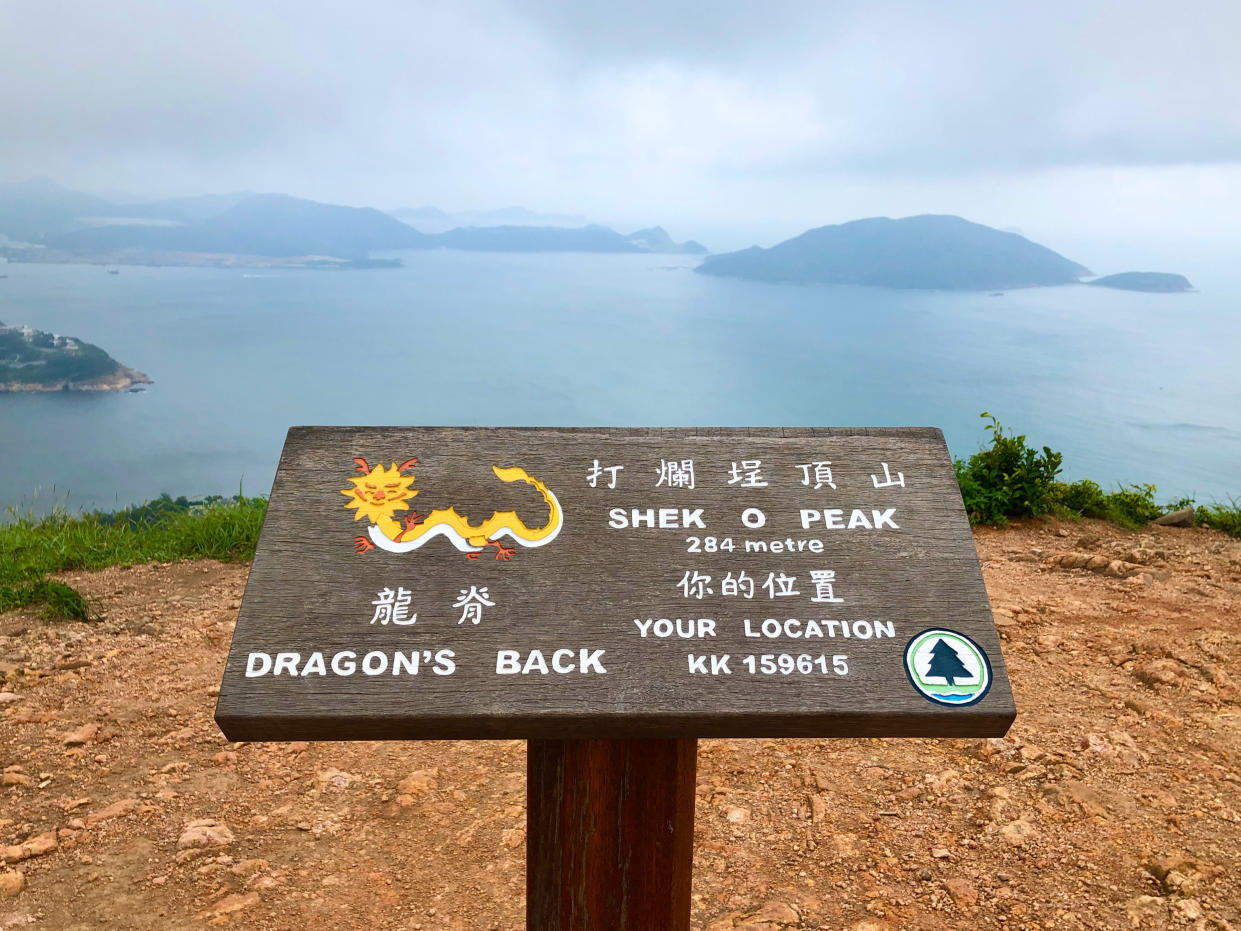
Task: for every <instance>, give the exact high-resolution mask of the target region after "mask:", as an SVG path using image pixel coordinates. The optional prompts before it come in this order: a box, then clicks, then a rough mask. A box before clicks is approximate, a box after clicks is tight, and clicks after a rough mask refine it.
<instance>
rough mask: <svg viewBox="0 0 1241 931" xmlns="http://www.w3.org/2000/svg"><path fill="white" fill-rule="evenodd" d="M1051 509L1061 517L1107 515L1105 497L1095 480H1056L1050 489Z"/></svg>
mask: <svg viewBox="0 0 1241 931" xmlns="http://www.w3.org/2000/svg"><path fill="white" fill-rule="evenodd" d="M1051 504H1052V508H1051V509H1052V510H1053V511H1054V512H1055V513H1057V514H1059V515H1061V516H1063V517H1107V497H1106V495H1104V494H1103V489H1102V488H1100V487H1099V486H1098V484H1097V483H1096V482H1092V481H1091V480H1090V479H1088V478H1084V479H1082V480H1081V481H1077V482H1056V483H1055V485H1054V486H1053V487H1052V490H1051Z"/></svg>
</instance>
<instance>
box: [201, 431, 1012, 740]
mask: <svg viewBox="0 0 1241 931" xmlns="http://www.w3.org/2000/svg"><path fill="white" fill-rule="evenodd" d="M355 456H360V457H364V458H365V459H366V460H367V462H368V463H370V464H372V465H373V464H375V463H376V462H379V461H381V460H382V462H383V463H384V464H385V465H386V464H388V463H393V462H395V463H400V462H403V461H404V460H406V459H409V458H411V457H417V458H418V459H419V462H418V463H417V465H416V466H414V467H413V472H414V473H415V476H416V480H415V483H414V487H415V488H416V489H418V490H419V495H418V496H417V497H416V498H415V499H414V500H413V505H414V507H415V508H416V509H417V510H418V511H420V512H422V513H426V512H428V511H431V510H435V509H440V508H447V507H450V506H451V507H454V508H456V510H457V511H458V512H459V513H461V514H464V515H468V516H469V517H470V518H471V519H473V520H475V521H478V520H479V519H481V518H485V517H488V516H490V515H491V513H492V511H495V510H500V511H503V510H514V511H516V512H517V514H518V515H519V517H520V518H521V519H522V520H523V521H524V522H526V524H528V525H531V526H535V525H538V524H539V523H540V522H542V521H544V520H545V519H546V515H547V506H546V504H545V503H544V502H543V501H542V499H541V497H540V495H539V494H538V493H537V492H536V491H535V490H534V489H533V488H531V487H530V486H529V485H526V484H525V483H521V482H518V483H513V484H504V483H502V482H500V481H499V480H498V479H497V478H496V476H495V475H494V474H493V473H492V471H491V466H492V465H499V466H505V467H507V466H521V467H523V468H525V469H526V470H527V471H528V472H529V473H530V474H531V475H532V476H535V477H537V478H538V479H540V480H542V481H544V482H545V483H546V484H547V486H548V487H549V488H550V489H551V490H552V491H553V492H554V493H555V494H556V496H557V498H558V499H559V501H560V503H561V506H562V508H563V511H564V514H565V520H564V526H563V529H562V530H561V532H560V534H559V536H558V537H557V538H556V539H555V540H554V541H553V542H552V543H550V544H548V545H546V546H543V547H538V548H526V547H523V546H520V545H518V546H516V547H515V549H516V553H515V555H514V557H513V558H512V559H511V560H509V561H498V560H496V559H494V558H493V553H494V550H492V549H489V550H488V551H487V552H486V553H484V554H483V556H482V558H480V559H479V560H477V561H470V560H467V559H466V558H465V557H464V556H463V555H462V554H461V553H460V552H458V551H457V550H456V549H454V548H453V547H452V546H451V545H450V544H449V543H448V541H447V540H445V539H434V540H431V541H430V542H428V543H427V544H426V545H425V546H423V547H422V548H420V549H418V550H416V551H414V552H411V553H390V552H385V551H382V550H375V551H372V552H368V553H366V554H364V555H357V554H356V553H355V552H354V546H353V539H354V537H355V536H356V535H358V534H363V533H365V532H366V527H367V521H366V520H361V521H357V522H355V521H354V519H353V517H354V512H353V511H352V510H350V509H348V508H346V507H345V503H346V500H347V499H346V497H345V496H343V495H341V493H340V491H341V489H345V488H348V487H350V483H349V481H348V479H349V478H350V477H351V475H356V474H357V472H356V471H355V467H354V463H353V457H355ZM595 459H598V460H599V461H600V462H601V463H602V464H604V465H610V464H623V465H625V469H624V470H623V471H622V472H620V473H619V479H618V483H617V485H618V487H616V488H614V489H610V488H605V487H601V486H602V485H603V484H606V480H605V481H604V482H601V483H600V487H595V488H592V487H590V486H589V485H588V483H587V481H586V474H587V469H588V467H589V466H590V465H591V463H592V462H593V461H594V460H595ZM661 459H676V460H681V459H693V460H694V462H695V478H696V487H695V488H694V489H693V490H690V489H687V488H669V487H667V486H659V487H656V479H657V477H658V467H659V464H660V461H661ZM743 459H744V460H750V459H760V460H762V462H763V471H764V473H765V475H766V476H767V479H768V481H769V482H770V484H769V485H768V486H767V487H763V488H739V487H736V486H729V485H728V484H727V478H728V470H729V466H730V463H731V462H733V461H737V462H740V461H741V460H743ZM816 460H830V461H831V462H832V473H833V478H834V481H835V484H836V486H837V487H836V488H835V489H832V488H829V487H823V488H821V489H819V490H818V491H813V490H811V489H810V488H808V487H807V486H804V485H802V484H801V482H800V476H801V473H800V471H799V470H797V469H796V468H795V466H796V465H797V464H799V463H806V462H812V461H816ZM881 462H887V463H888V464H889V466H890V468H891V471H892V474H893V475H895V473H896V472H897V471H900V472H902V473H903V474H904V475H905V479H906V484H905V487H890V488H875V487H874V483H873V481H872V479H871V478H870V476H871V475H872V474H875V473H878V472H879V469H880V463H881ZM613 507H622V508H625V509H631V508H641V509H645V508H654V509H658V508H676V509H678V511H679V509H681V508H691V509H694V508H703V509H704V513H705V522H706V524H707V528H708V529H707V530H705V531H703V530H697V529H694V530H660V529H650V528H645V527H643V528H639V529H628V530H612V529H609V527H608V520H609V516H608V512H609V509H610V508H613ZM748 507H755V508H760V509H762V510H763V511H764V512H765V514H766V515H767V519H768V522H767V525H766V526H765V527H764V528H762V529H747V528H745V527H744V526H742V524H741V522H740V519H739V516H740V513H741V511H742V510H743V509H745V508H748ZM802 508H817V509H823V508H841V509H844V513H845V515H846V517H847V516H848V514H849V511H850V509H852V508H859V509H863V510H864V511H865V512H866V513H867V514H870V513H871V512H872V511H873V510H883V509H887V508H896V509H897V510H896V514H897V523H899V526H900V529H899V530H882V531H866V530H863V529H859V530H852V531H850V530H833V531H816V530H814V529H811V530H802V529H801V526H800V523H799V514H800V510H801V509H802ZM708 535H709V536H714V537H716V538H724V537H731V538H733V539H734V541H742V540H745V539H764V540H774V539H785V538H788V537H794V538H811V537H814V538H820V539H822V540H823V541H824V551H823V552H822V553H820V554H814V553H810V552H805V551H803V552H794V553H782V554H774V553H770V552H769V553H745V552H739V551H734V552H733V553H723V552H718V551H717V552H716V553H705V552H700V553H698V554H689V553H687V552H686V548H687V542H686V541H687V537H689V536H697V537H705V536H708ZM504 542H505V543H507V544H512V542H513V541H511V540H505V541H504ZM824 568H826V569H832V570H834V571H835V572H836V578H837V583H836V591H837V592H838V594H839V595H841V596H842V597H844V598H845V603H844V604H843V605H828V604H814V603H812V602H810V600H809V598H808V597H807V594H808V592H807V588H806V584H807V583H808V582H809V572H810V571H811V570H813V569H824ZM743 570H744V571H745V572H747V573H748V574H749V575H750V576H752V577H754V578H755V582H756V585H757V584H761V582H762V581H763V580H764V579H766V577H767V574H768V572H777V573H778V572H784V573H787V574H788V575H790V576H794V577H796V578H797V581H798V583H799V585H798V590H799V591H800V592H801V595H800V596H799V597H795V598H787V599H784V598H777V599H770V598H768V597H767V594H766V593H763V592H761V591H760V592H759V593H758V594H756V597H754V598H753V599H744V598H739V597H732V598H729V597H724V596H722V595H721V593H720V588H719V580H720V579H722V578H723V577H724V576H725V575H726V573H728V572H733V573H734V574H735V573H737V572H740V571H743ZM686 571H698V572H701V573H703V574H706V575H710V576H711V577H712V580H713V581H712V587H713V589H714V591H713V593H712V594H710V595H707V596H706V597H704V598H702V599H701V600H700V599H697V598H692V597H684V596H683V594H682V592H681V591H680V590H679V589H678V587H677V583H678V581H679V580H680V579H681V578H682V575H683V573H684V572H686ZM471 586H476V587H480V588H481V587H486V588H487V589H488V591H489V593H490V598H491V600H493V601H495V603H496V604H495V606H494V607H489V608H485V609H484V613H483V618H482V621H481V622H480V623H479V624H478V625H477V626H475V625H472V624H469V623H465V624H459V623H458V620H459V618H460V615H461V609H459V608H454V607H453V603H454V601H456V600H457V599H458V598H459V597H460V594H461V591H462V590H463V589H466V590H468V589H469V587H471ZM398 587H404V588H405V589H407V590H409V591H410V592H411V593H412V600H411V611H412V612H417V615H418V620H417V623H416V624H413V625H411V626H403V627H396V626H392V625H388V626H383V625H380V624H372V623H371V622H370V621H371V617H372V610H373V609H372V606H371V602H372V600H374V599H375V598H376V596H377V593H378V592H379V591H380V590H381V589H384V588H391V589H396V588H398ZM790 617H795V618H799V619H816V620H822V621H824V622H826V621H828V620H833V621H837V622H839V621H842V620H859V619H860V620H869V621H882V622H887V623H891V624H892V625H893V627H894V629H895V631H896V634H897V636H895V637H892V638H884V639H882V640H877V639H871V640H865V641H863V640H858V639H856V638H849V639H845V638H843V637H839V636H838V637H836V638H834V639H832V638H826V637H825V638H823V639H819V640H813V641H810V640H795V639H783V638H782V639H779V640H768V639H765V638H748V637H745V636H744V634H743V632H742V631H743V627H742V624H743V622H744V620H745V619H747V618H748V619H749V620H750V621H751V624H752V626H754V625H761V623H762V621H763V620H765V619H767V618H773V619H776V620H778V621H783V619H785V618H790ZM635 618H637V619H646V618H668V619H672V620H675V619H677V618H683V619H698V618H710V619H713V620H714V621H715V622H716V629H717V633H718V635H717V636H716V637H715V638H713V639H703V640H698V639H695V640H682V639H679V638H672V639H667V640H658V639H654V638H652V637H649V636H648V637H646V638H643V637H640V636H639V635H638V632H637V629H636V627H635V625H634V619H635ZM932 627H944V628H949V629H952V630H955V631H959V632H960V633H962V634H964V635H966V636H968V637H970V638H971V639H973V640H974V641H975V642H976V643H977V644H979V646H980V647H981V648H982V649H983V650H984V651H985V653H986V655H987V657H988V658H989V660H990V663H991V667H992V674H993V684H992V686H991V688H990V691H989V692H988V693H987V694H986V696H985V697H984V698H983V699H982V700H980V701H979V702H978V703H977V704H974V705H970V706H968V707H944V706H939V705H936V704H933V703H932V702H930V701H928V700H927V699H925V698H924V697H923V696H922V695H920V694H919V693H918V692H917V691H915V689H914V688H913V687H912V686H911V685H910V683H909V681H908V680H907V677H906V675H905V673H904V668H903V651H904V648H905V645H906V643H907V642H908V640H909V639H910V637H912V636H913V635H914V634H916V633H918V632H919V631H922V630H924V629H927V628H932ZM560 648H565V649H572V650H574V651H575V653H576V652H577V651H579V650H581V649H603V650H604V651H605V653H604V657H605V659H604V661H603V663H602V665H603V666H604V667H605V668H606V669H607V673H606V674H605V675H599V674H590V675H581V674H567V675H557V674H549V675H540V674H538V673H531V674H529V675H498V674H497V673H496V671H495V670H496V653H497V651H498V650H502V649H512V650H518V651H521V653H522V655H523V656H524V655H525V654H526V653H527V651H529V650H531V649H540V650H543V651H544V653H545V654H547V655H548V656H549V658H550V653H551V651H553V650H556V649H560ZM423 650H426V651H430V652H432V653H434V652H435V651H439V650H451V651H452V652H453V654H454V656H453V659H454V662H455V667H456V668H455V671H454V672H453V674H451V675H445V676H437V675H433V674H432V675H428V674H426V670H425V668H424V669H423V670H422V671H420V673H419V675H417V676H395V677H394V676H392V675H390V674H387V673H384V674H380V675H374V676H369V675H363V674H362V673H361V672H358V673H355V674H354V675H352V676H349V677H345V676H337V675H332V674H330V673H329V674H327V675H322V676H320V675H309V676H298V677H292V676H287V675H282V676H278V677H273V676H271V675H267V676H263V677H247V676H246V674H245V673H246V664H247V657H248V656H249V655H250V654H251V653H252V652H265V653H269V654H272V655H274V654H276V653H278V652H294V653H297V654H298V655H299V657H301V661H302V662H304V661H305V659H306V658H307V657H309V656H310V655H311V654H313V653H314V652H322V653H323V654H324V656H325V659H327V660H328V661H329V662H330V658H331V657H332V656H333V655H335V654H336V653H338V652H341V651H352V652H354V653H356V654H357V659H358V660H361V659H362V657H363V656H364V655H365V654H366V653H367V652H370V651H374V652H379V653H383V654H386V655H390V654H392V653H393V652H396V651H405V652H408V651H423ZM691 653H693V654H696V655H701V654H717V655H723V654H728V655H729V656H730V657H731V660H730V663H731V666H730V668H731V674H730V675H697V674H695V675H691V674H690V673H689V663H688V655H689V654H691ZM780 653H787V654H789V655H793V656H796V655H801V654H806V655H808V656H809V655H813V656H815V657H818V656H820V655H822V656H825V657H827V661H828V663H829V664H830V660H831V657H832V656H835V655H845V656H847V657H848V659H847V663H848V669H849V673H848V675H845V676H836V675H834V674H827V675H801V674H793V675H773V676H765V675H751V674H749V673H748V672H747V671H745V670H744V669H743V668H739V665H738V657H741V656H746V655H754V656H761V655H767V654H773V655H775V654H780ZM1014 714H1015V711H1014V708H1013V702H1012V695H1011V692H1010V689H1009V684H1008V680H1007V675H1006V672H1005V668H1004V663H1003V657H1002V656H1001V653H1000V645H999V640H998V637H997V634H996V631H995V628H994V625H993V623H992V620H991V615H990V608H989V605H988V602H987V595H986V591H985V588H984V587H983V584H982V577H981V571H980V569H979V565H978V558H977V554H976V552H975V550H974V545H973V538H972V536H971V534H970V531H969V528H968V524H967V521H966V519H965V514H964V510H963V508H962V504H961V499H960V494H959V491H958V489H957V485H956V481H955V477H954V475H953V472H952V466H951V461H950V459H949V457H948V453H947V450H946V448H945V446H944V442H943V437H942V435H941V434H940V432H939V431H938V430H935V429H933V428H782V429H781V428H777V429H735V428H724V429H718V428H717V429H653V428H640V429H633V430H627V429H597V428H588V429H533V428H450V427H391V428H372V427H297V428H294V429H292V430H290V432H289V436H288V439H287V441H286V444H285V448H284V451H283V453H282V456H281V460H280V466H279V469H278V472H277V476H276V481H275V484H274V487H273V490H272V496H271V502H270V505H269V509H268V516H267V520H266V522H265V524H264V527H263V530H262V534H261V537H260V541H259V548H258V553H257V555H256V558H255V561H254V565H253V568H252V570H251V573H250V579H249V582H248V584H247V588H246V594H245V597H244V599H243V603H242V609H241V612H240V616H239V618H238V623H237V629H236V633H235V635H234V640H233V644H232V648H231V650H230V654H229V659H228V663H227V666H226V669H225V673H224V678H223V682H222V684H221V691H220V698H219V703H218V706H217V713H216V717H217V721H218V722H219V723H220V726H221V728H222V729H223V730H224V732H225V734H226V735H227V736H228V737H229V738H230V739H235V740H299V739H320V740H322V739H405V738H546V739H566V738H575V737H580V738H604V737H610V738H689V737H721V736H734V737H747V736H851V735H857V736H919V737H929V736H951V737H960V736H994V735H999V734H1002V733H1004V732H1005V731H1006V730H1007V728H1008V726H1009V724H1010V723H1011V721H1012V719H1013V717H1014Z"/></svg>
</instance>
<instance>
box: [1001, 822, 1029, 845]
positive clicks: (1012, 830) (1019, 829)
mask: <svg viewBox="0 0 1241 931" xmlns="http://www.w3.org/2000/svg"><path fill="white" fill-rule="evenodd" d="M1036 833H1037V832H1036V831H1035V829H1034V825H1032V824H1031V823H1030V822H1029V821H1023V820H1022V819H1020V818H1018V819H1017V820H1016V821H1010V822H1008V824H1006V825H1004V827H1002V828H1000V836H1001V837H1003V838H1004V840H1005V841H1006V842H1007V843H1008V844H1009V845H1010V846H1012V847H1024V846H1025V845H1026V844H1027V843H1029V841H1030V840H1031V839H1032V838H1033V837H1034V835H1035V834H1036Z"/></svg>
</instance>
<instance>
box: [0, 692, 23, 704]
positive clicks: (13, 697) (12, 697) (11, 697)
mask: <svg viewBox="0 0 1241 931" xmlns="http://www.w3.org/2000/svg"><path fill="white" fill-rule="evenodd" d="M21 700H22V696H21V695H18V694H17V693H16V692H0V705H7V704H8V703H9V702H15V701H21Z"/></svg>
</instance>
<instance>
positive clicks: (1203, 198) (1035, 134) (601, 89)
mask: <svg viewBox="0 0 1241 931" xmlns="http://www.w3.org/2000/svg"><path fill="white" fill-rule="evenodd" d="M1239 36H1241V3H1237V2H1236V0H1190V2H1184V3H1178V4H1170V3H1168V2H1166V0H1162V2H1152V0H1127V2H1083V0H1077V2H1061V0H1052V2H1039V3H1034V2H1029V0H1026V2H1022V3H1012V2H995V0H992V2H937V3H931V2H926V3H900V2H866V3H859V2H856V0H854V2H848V3H836V2H827V0H818V2H814V0H812V2H805V3H791V2H780V0H766V2H763V3H744V4H741V3H738V4H727V3H718V2H716V3H706V2H679V3H678V2H666V0H665V2H652V0H641V2H627V3H620V4H617V3H610V2H609V3H599V2H586V0H577V2H572V0H564V2H559V0H558V2H531V3H516V2H501V0H495V2H477V0H474V2H443V3H435V4H430V3H410V2H392V3H372V4H357V5H347V4H343V3H339V2H337V3H331V4H315V3H308V2H305V0H303V2H297V3H280V4H256V3H253V2H238V0H213V2H211V3H209V4H207V3H203V4H196V5H194V6H193V7H191V6H190V5H189V4H183V3H139V2H132V0H109V2H107V3H95V2H81V3H77V4H73V3H58V2H49V0H31V2H23V0H0V137H2V139H3V144H2V145H0V180H19V179H22V178H25V177H29V176H31V175H35V174H45V175H49V176H51V177H53V178H55V179H56V180H59V181H61V182H62V183H65V184H68V185H71V186H77V187H82V188H86V189H91V190H104V189H123V190H129V191H132V192H134V193H135V194H138V195H143V196H154V195H176V194H188V193H205V192H222V191H229V190H237V189H243V188H248V189H253V190H279V191H285V192H288V193H292V194H298V195H301V196H307V197H314V198H317V199H321V200H329V201H334V202H340V203H354V204H370V205H375V206H380V207H397V206H416V205H421V204H435V205H437V206H440V207H444V208H446V209H450V210H452V209H472V208H487V207H497V206H504V205H509V204H523V205H526V206H529V207H532V208H536V209H545V210H561V211H570V212H580V213H585V214H587V215H588V216H590V217H592V218H593V219H597V220H600V221H603V222H612V223H616V224H619V225H622V226H623V225H626V224H632V225H635V226H636V225H639V224H645V223H651V222H661V223H664V224H665V225H667V226H668V227H669V228H670V229H671V231H672V232H673V233H674V235H677V236H681V237H684V236H696V237H699V238H703V239H704V240H707V241H708V245H711V246H734V245H743V244H746V243H747V242H749V241H759V242H762V243H764V244H767V243H769V242H770V241H772V240H773V239H775V238H779V237H781V236H783V235H787V234H790V233H793V232H797V231H799V230H801V229H804V228H806V227H808V226H812V225H820V224H822V223H828V222H839V221H842V220H847V219H851V218H853V217H857V216H865V215H875V214H888V215H905V214H909V213H917V212H928V211H935V212H953V213H960V214H962V215H965V216H968V217H970V218H971V219H976V220H979V221H981V222H987V223H991V224H993V225H998V226H1005V227H1009V226H1019V227H1021V228H1022V229H1023V230H1025V231H1026V232H1027V233H1029V234H1031V235H1035V234H1039V235H1041V236H1043V238H1044V239H1045V240H1047V239H1050V241H1049V244H1050V245H1053V246H1056V245H1057V243H1058V242H1063V241H1064V240H1063V239H1061V240H1057V239H1056V236H1057V235H1060V236H1062V237H1069V238H1070V239H1071V235H1087V236H1088V235H1102V234H1105V233H1107V232H1109V231H1120V230H1123V231H1125V232H1126V233H1128V234H1133V233H1134V232H1135V230H1136V231H1139V232H1141V231H1145V232H1147V233H1150V234H1152V235H1154V234H1156V233H1159V232H1167V233H1169V234H1172V233H1176V234H1184V235H1189V234H1191V233H1195V232H1196V233H1203V231H1206V233H1210V234H1213V235H1232V234H1234V233H1236V232H1238V230H1241V226H1239V225H1238V224H1239V222H1241V221H1239V220H1238V216H1239V215H1241V53H1239V48H1238V46H1239V43H1241V40H1239V39H1238V37H1239ZM1069 230H1072V231H1073V232H1072V234H1071V235H1070V233H1069V232H1068V231H1069ZM1087 258H1088V256H1087Z"/></svg>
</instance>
